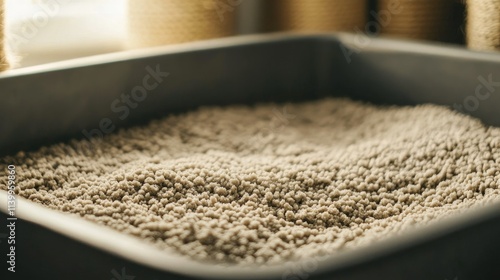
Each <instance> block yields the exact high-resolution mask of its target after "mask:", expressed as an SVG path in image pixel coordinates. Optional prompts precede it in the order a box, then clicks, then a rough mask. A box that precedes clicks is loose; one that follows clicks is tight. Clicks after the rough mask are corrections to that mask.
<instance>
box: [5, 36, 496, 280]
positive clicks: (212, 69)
mask: <svg viewBox="0 0 500 280" xmlns="http://www.w3.org/2000/svg"><path fill="white" fill-rule="evenodd" d="M148 67H149V70H148ZM156 68H158V69H159V70H160V71H162V72H168V73H169V76H168V77H164V78H163V81H161V82H159V83H158V85H157V86H156V87H155V88H154V89H152V90H151V91H150V92H149V95H148V98H146V99H145V100H144V101H143V102H141V103H140V106H139V107H138V108H136V109H134V110H133V111H131V112H130V114H129V116H128V118H126V119H125V120H120V119H119V118H118V115H119V114H116V113H115V112H113V111H112V109H111V108H110V105H111V104H112V103H113V101H114V100H115V99H117V98H120V96H121V94H123V93H130V91H131V90H132V89H133V88H134V87H136V86H137V85H142V84H143V79H144V77H145V75H147V74H148V71H152V70H151V69H153V70H156ZM159 80H160V79H159ZM485 80H486V81H488V80H492V81H493V82H494V83H493V84H489V85H487V83H485V82H484V81H485ZM498 82H500V55H499V54H495V53H478V52H472V51H468V50H465V49H462V48H459V47H452V46H443V45H430V44H421V43H411V42H404V41H395V40H386V39H374V38H368V37H363V36H359V35H348V34H318V35H291V34H274V35H265V36H248V37H240V38H228V39H221V40H214V41H206V42H201V43H192V44H185V45H178V46H171V47H162V48H155V49H148V50H141V51H130V52H124V53H118V54H109V55H102V56H96V57H92V58H85V59H78V60H72V61H66V62H61V63H55V64H49V65H42V66H37V67H31V68H24V69H18V70H13V71H10V72H6V73H3V74H0V95H1V100H2V101H1V102H0V128H1V129H0V132H1V136H0V155H9V154H14V153H16V152H17V151H18V150H20V149H25V150H26V149H28V150H30V149H36V148H38V147H40V146H42V145H46V144H51V143H55V142H58V141H65V140H68V139H70V138H75V137H76V138H83V137H84V134H83V133H82V131H83V130H86V131H89V132H90V131H94V132H95V130H94V129H99V128H100V121H101V120H102V119H103V118H109V119H110V120H111V121H112V122H113V124H114V125H115V127H116V129H118V128H121V127H128V126H131V125H136V124H143V123H145V122H147V121H148V120H151V119H152V118H158V117H162V116H166V115H168V114H171V113H176V112H183V111H186V110H191V109H194V108H196V107H198V106H201V105H226V104H237V103H238V104H252V103H257V102H268V101H276V102H281V101H302V100H310V99H317V98H321V97H324V96H328V95H334V96H349V97H351V98H353V99H361V100H366V101H370V102H374V103H384V104H400V105H415V104H421V103H434V104H440V105H446V106H451V107H454V108H456V109H457V110H461V111H462V112H464V113H467V114H471V115H473V116H475V117H478V118H480V119H481V120H482V121H483V122H484V123H486V124H488V125H493V126H500V114H499V112H500V111H499V109H500V86H498ZM479 87H482V89H484V88H487V89H489V90H491V94H489V95H485V94H484V93H485V92H484V91H482V89H481V90H479V91H478V90H477V89H478V88H479ZM101 132H102V131H101ZM4 164H8V163H4ZM0 201H3V202H2V203H0V208H1V210H2V213H1V214H0V218H1V219H2V220H3V221H6V218H7V216H6V215H5V214H4V213H6V204H5V201H6V193H5V192H4V191H0ZM16 216H17V218H18V219H19V220H18V221H17V224H16V255H17V258H16V270H17V272H16V273H15V274H12V273H8V272H7V265H5V261H4V259H5V257H6V254H7V253H8V247H7V246H10V245H7V242H6V239H0V241H3V242H1V243H0V248H1V251H0V252H1V256H2V258H3V259H2V263H3V264H4V269H3V271H2V272H1V273H0V275H4V273H5V275H6V276H7V277H8V278H4V277H2V279H116V280H122V279H126V280H132V279H151V280H154V279H193V278H210V279H257V278H263V279H336V280H337V279H339V280H340V279H363V280H365V279H385V280H387V279H436V280H445V279H449V280H455V279H457V280H463V279H500V253H499V252H500V239H499V238H498V237H499V236H500V205H492V206H489V207H485V208H481V209H476V210H472V211H469V212H468V213H467V214H465V215H460V216H456V217H453V218H450V219H447V220H445V221H444V222H442V223H439V224H436V225H433V226H431V227H428V228H425V229H421V230H417V231H415V232H412V233H410V234H408V235H405V236H403V237H398V238H393V239H391V240H386V241H382V242H378V243H375V244H373V245H371V246H369V247H367V248H362V249H357V250H353V251H349V252H344V253H340V254H338V255H335V256H332V257H328V258H315V259H309V260H305V261H303V262H299V263H294V264H286V265H282V266H273V267H261V268H235V267H231V266H228V267H220V266H217V265H210V264H204V263H199V262H194V261H191V260H189V259H186V258H184V257H179V256H177V255H174V254H169V253H165V252H161V251H159V250H157V249H155V248H153V247H152V246H150V245H148V244H146V243H143V242H142V241H140V240H137V239H135V238H133V237H129V236H125V235H124V234H121V233H119V232H115V231H112V230H110V229H107V228H103V227H101V226H98V225H95V224H93V223H90V222H87V221H84V220H83V219H80V218H77V217H74V216H68V215H65V214H62V213H59V212H55V211H52V210H49V209H46V208H44V207H42V206H40V205H37V204H35V203H32V202H29V201H26V200H23V199H18V205H17V212H16ZM4 229H5V228H4ZM0 233H2V230H0ZM0 237H2V236H1V235H0ZM14 276H16V277H14ZM134 277H135V278H134Z"/></svg>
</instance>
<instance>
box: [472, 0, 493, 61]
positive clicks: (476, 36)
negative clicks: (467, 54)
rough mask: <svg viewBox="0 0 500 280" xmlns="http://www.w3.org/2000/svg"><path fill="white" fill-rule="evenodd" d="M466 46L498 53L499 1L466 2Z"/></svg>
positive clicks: (477, 0) (473, 0)
mask: <svg viewBox="0 0 500 280" xmlns="http://www.w3.org/2000/svg"><path fill="white" fill-rule="evenodd" d="M467 44H468V46H469V47H470V48H472V49H476V50H496V51H500V0H468V1H467Z"/></svg>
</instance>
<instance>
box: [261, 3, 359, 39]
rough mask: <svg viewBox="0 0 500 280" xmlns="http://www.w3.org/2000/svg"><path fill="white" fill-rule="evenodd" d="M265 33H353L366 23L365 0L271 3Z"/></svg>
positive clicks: (268, 8)
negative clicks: (266, 31)
mask: <svg viewBox="0 0 500 280" xmlns="http://www.w3.org/2000/svg"><path fill="white" fill-rule="evenodd" d="M267 5H268V7H267V14H266V22H267V24H266V25H267V28H266V29H267V30H268V31H301V32H321V31H354V30H355V29H356V28H363V26H364V25H365V24H366V20H367V1H365V0H335V1H332V0H270V1H268V3H267Z"/></svg>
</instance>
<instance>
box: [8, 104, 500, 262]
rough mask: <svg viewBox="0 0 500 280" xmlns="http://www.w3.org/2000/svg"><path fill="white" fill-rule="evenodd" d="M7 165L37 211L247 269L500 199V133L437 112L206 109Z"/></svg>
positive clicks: (331, 250)
mask: <svg viewBox="0 0 500 280" xmlns="http://www.w3.org/2000/svg"><path fill="white" fill-rule="evenodd" d="M0 162H5V163H8V164H16V165H17V171H18V176H19V177H18V179H17V182H18V194H19V195H20V196H22V197H25V198H28V199H29V200H31V201H34V202H37V203H41V204H44V205H46V206H47V207H49V208H52V209H56V210H59V211H63V212H67V213H73V214H76V215H79V216H81V217H83V218H85V219H87V220H90V221H94V222H96V223H99V224H103V225H106V226H109V227H111V228H113V229H115V230H118V231H121V232H123V233H127V234H131V235H134V236H137V237H140V238H142V239H144V240H147V241H148V242H151V243H153V244H155V245H156V246H159V247H160V248H163V249H168V248H170V249H174V250H175V251H177V252H178V253H181V254H184V255H187V256H190V257H192V258H195V259H198V260H205V261H207V260H208V261H218V262H230V263H240V264H249V263H279V262H284V261H288V260H294V259H298V258H307V257H309V256H317V255H320V254H335V253H336V252H339V251H340V250H349V249H352V248H356V247H359V246H365V245H367V244H371V243H372V242H376V241H378V240H381V239H382V238H388V237H392V236H396V235H400V234H404V233H405V232H407V230H409V229H413V228H414V227H422V226H425V225H428V224H429V223H431V222H436V221H438V220H439V219H442V218H443V217H446V216H449V215H450V214H457V213H460V212H461V211H464V210H467V209H469V208H471V207H478V206H482V205H485V204H489V203H493V202H496V201H498V200H499V197H500V196H499V188H498V187H499V185H500V128H492V127H486V126H484V125H482V124H481V122H480V121H478V120H475V119H473V118H470V117H467V116H464V115H460V114H458V113H455V112H452V111H450V110H448V109H446V108H443V107H438V106H434V105H424V106H417V107H376V106H373V105H369V104H363V103H357V102H353V101H350V100H346V99H325V100H320V101H314V102H308V103H300V104H289V105H286V106H283V105H273V104H269V105H258V106H254V107H245V106H233V107H226V108H202V109H199V110H197V111H194V112H190V113H186V114H183V115H176V116H170V117H168V118H165V119H163V120H157V121H153V122H152V123H150V124H149V125H147V126H144V127H136V128H131V129H127V130H123V131H120V132H118V133H116V134H113V135H109V136H106V137H105V138H103V139H97V140H92V142H91V143H90V144H89V142H88V141H72V142H70V143H66V144H57V145H54V146H51V147H45V148H42V149H40V150H39V151H37V152H34V153H26V154H25V153H22V152H20V153H18V154H17V155H16V156H13V157H7V158H3V159H1V160H0ZM0 172H1V173H0V178H1V179H0V180H2V181H0V185H1V188H2V189H6V186H5V185H6V181H5V180H6V179H5V178H6V177H7V176H5V170H2V171H0Z"/></svg>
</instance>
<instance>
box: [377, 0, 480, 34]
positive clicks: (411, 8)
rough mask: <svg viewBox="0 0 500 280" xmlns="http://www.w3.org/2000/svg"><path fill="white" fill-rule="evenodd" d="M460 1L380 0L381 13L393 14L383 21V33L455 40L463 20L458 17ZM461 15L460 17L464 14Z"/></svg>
mask: <svg viewBox="0 0 500 280" xmlns="http://www.w3.org/2000/svg"><path fill="white" fill-rule="evenodd" d="M481 1H482V0H481ZM457 5H460V3H459V2H457V1H456V0H379V14H385V15H388V14H389V15H390V19H389V20H387V22H386V23H385V24H383V25H382V34H383V35H389V36H394V37H400V38H407V39H416V40H433V41H455V40H456V38H457V34H458V33H459V31H460V23H458V24H457V21H456V16H457V14H456V12H457ZM394 7H397V8H394ZM458 16H459V18H460V20H461V18H463V16H462V15H458ZM461 21H463V20H461Z"/></svg>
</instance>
